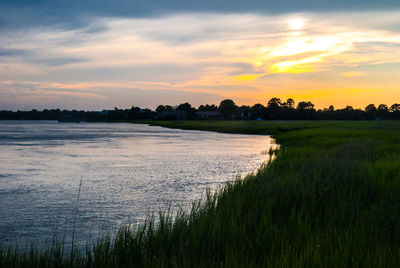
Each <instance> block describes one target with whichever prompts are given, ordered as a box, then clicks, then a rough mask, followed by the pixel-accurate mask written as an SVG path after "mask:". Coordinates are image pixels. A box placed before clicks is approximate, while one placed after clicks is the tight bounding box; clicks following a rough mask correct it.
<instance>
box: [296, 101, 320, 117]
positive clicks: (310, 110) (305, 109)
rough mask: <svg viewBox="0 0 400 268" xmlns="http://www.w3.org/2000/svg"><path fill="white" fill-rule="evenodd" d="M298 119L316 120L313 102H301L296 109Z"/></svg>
mask: <svg viewBox="0 0 400 268" xmlns="http://www.w3.org/2000/svg"><path fill="white" fill-rule="evenodd" d="M296 115H297V119H307V120H310V119H314V117H315V116H316V112H315V109H314V104H313V103H312V102H311V101H301V102H299V104H297V108H296Z"/></svg>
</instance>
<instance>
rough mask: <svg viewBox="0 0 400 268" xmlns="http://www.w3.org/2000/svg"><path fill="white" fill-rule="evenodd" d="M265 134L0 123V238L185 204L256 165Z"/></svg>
mask: <svg viewBox="0 0 400 268" xmlns="http://www.w3.org/2000/svg"><path fill="white" fill-rule="evenodd" d="M276 146H277V145H275V144H274V141H273V140H272V139H271V138H270V137H268V136H256V135H252V136H251V135H233V134H220V133H213V132H202V131H186V130H174V129H166V128H161V127H154V126H147V125H135V124H125V123H118V124H117V123H115V124H111V123H108V124H107V123H57V122H50V121H39V122H33V121H0V241H1V242H3V243H11V242H12V243H15V242H18V243H20V244H21V242H22V243H23V242H26V241H27V240H29V241H34V243H39V244H40V243H44V241H45V240H46V239H51V238H52V237H53V236H58V237H63V236H66V239H67V240H68V237H70V236H71V234H72V228H73V218H74V215H75V205H76V199H77V194H78V189H79V183H80V180H82V187H81V195H80V201H79V204H78V212H77V214H76V217H77V222H76V236H77V238H78V241H80V242H82V241H86V240H88V239H89V240H90V239H93V238H96V237H97V235H98V233H99V232H101V231H103V230H105V229H110V228H111V227H116V226H119V225H120V224H121V223H126V222H130V223H140V222H142V221H143V220H144V219H145V218H146V216H148V215H149V213H150V212H151V211H156V212H157V211H159V210H160V209H161V210H165V209H166V208H168V207H169V206H170V207H171V210H172V211H177V209H178V208H179V207H181V208H183V209H188V208H189V205H190V204H191V202H192V201H195V200H198V199H200V198H201V197H202V196H204V194H205V190H206V188H211V189H216V188H218V187H221V186H222V185H224V184H225V183H226V182H227V181H232V180H234V179H235V178H236V176H238V175H242V176H243V175H245V174H247V173H249V172H252V171H255V170H256V169H257V168H259V167H260V166H261V164H262V163H263V162H265V161H267V160H268V157H269V156H268V154H265V153H263V152H265V151H266V150H268V149H269V148H271V147H276Z"/></svg>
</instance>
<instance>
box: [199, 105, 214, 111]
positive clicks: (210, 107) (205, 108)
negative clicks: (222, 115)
mask: <svg viewBox="0 0 400 268" xmlns="http://www.w3.org/2000/svg"><path fill="white" fill-rule="evenodd" d="M198 110H199V111H210V112H216V111H218V107H217V106H216V105H215V104H212V105H209V104H206V105H200V106H199V109H198Z"/></svg>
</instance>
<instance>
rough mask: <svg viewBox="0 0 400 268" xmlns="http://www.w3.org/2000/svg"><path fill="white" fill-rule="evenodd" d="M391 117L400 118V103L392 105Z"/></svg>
mask: <svg viewBox="0 0 400 268" xmlns="http://www.w3.org/2000/svg"><path fill="white" fill-rule="evenodd" d="M390 112H391V115H390V118H391V119H397V120H398V119H400V104H398V103H395V104H393V105H392V106H390Z"/></svg>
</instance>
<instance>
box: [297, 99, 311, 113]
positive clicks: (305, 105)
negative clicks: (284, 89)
mask: <svg viewBox="0 0 400 268" xmlns="http://www.w3.org/2000/svg"><path fill="white" fill-rule="evenodd" d="M296 109H297V110H298V111H304V110H308V111H312V110H314V104H313V103H312V102H311V101H301V102H299V104H297V108H296Z"/></svg>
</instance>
